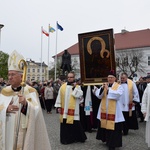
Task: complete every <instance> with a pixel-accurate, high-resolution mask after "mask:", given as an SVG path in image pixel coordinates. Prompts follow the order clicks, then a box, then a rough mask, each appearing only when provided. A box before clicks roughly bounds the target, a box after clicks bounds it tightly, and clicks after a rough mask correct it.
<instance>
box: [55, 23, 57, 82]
mask: <svg viewBox="0 0 150 150" xmlns="http://www.w3.org/2000/svg"><path fill="white" fill-rule="evenodd" d="M57 30H58V29H57V22H56V51H55V81H56V75H57Z"/></svg>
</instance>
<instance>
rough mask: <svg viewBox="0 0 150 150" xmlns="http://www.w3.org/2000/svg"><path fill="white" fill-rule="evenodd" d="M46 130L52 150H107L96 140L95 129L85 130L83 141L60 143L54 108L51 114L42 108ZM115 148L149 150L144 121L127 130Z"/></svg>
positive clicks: (121, 149)
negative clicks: (127, 132)
mask: <svg viewBox="0 0 150 150" xmlns="http://www.w3.org/2000/svg"><path fill="white" fill-rule="evenodd" d="M43 115H44V118H45V122H46V126H47V131H48V135H49V139H50V143H51V147H52V150H107V149H108V147H107V146H106V145H105V144H104V143H102V142H101V141H99V140H96V138H95V137H96V131H93V132H92V133H88V132H86V135H87V140H86V142H85V143H73V144H68V145H62V144H61V143H60V136H59V134H60V130H59V129H60V123H59V114H56V112H55V110H53V111H52V114H47V113H46V111H44V110H43ZM116 150H150V149H148V147H147V144H146V143H145V122H142V123H139V130H129V135H127V136H123V146H122V147H121V148H116Z"/></svg>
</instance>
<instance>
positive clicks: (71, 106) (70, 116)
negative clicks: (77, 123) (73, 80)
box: [60, 84, 76, 124]
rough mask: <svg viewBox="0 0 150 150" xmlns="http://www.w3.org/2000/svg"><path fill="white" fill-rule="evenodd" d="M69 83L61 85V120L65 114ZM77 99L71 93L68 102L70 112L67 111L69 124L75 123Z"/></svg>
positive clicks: (61, 120)
mask: <svg viewBox="0 0 150 150" xmlns="http://www.w3.org/2000/svg"><path fill="white" fill-rule="evenodd" d="M66 86H67V84H63V85H62V87H61V93H60V94H61V113H60V122H61V123H62V122H63V114H64V105H65V93H66ZM75 106H76V100H75V98H74V97H73V96H72V95H70V98H69V104H68V112H67V121H66V123H67V124H73V121H74V115H75V114H74V113H75Z"/></svg>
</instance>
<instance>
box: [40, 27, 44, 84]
mask: <svg viewBox="0 0 150 150" xmlns="http://www.w3.org/2000/svg"><path fill="white" fill-rule="evenodd" d="M42 31H43V26H42V27H41V74H40V80H41V82H42V61H43V60H42V47H43V33H42Z"/></svg>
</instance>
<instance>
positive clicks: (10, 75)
mask: <svg viewBox="0 0 150 150" xmlns="http://www.w3.org/2000/svg"><path fill="white" fill-rule="evenodd" d="M16 75H18V73H12V74H8V77H14V76H16Z"/></svg>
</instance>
